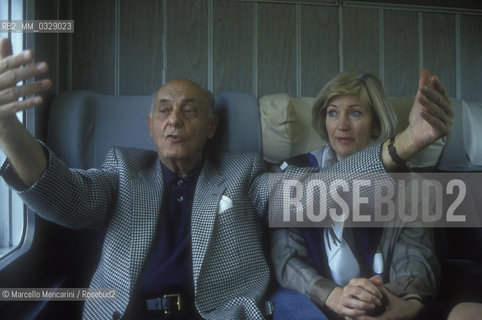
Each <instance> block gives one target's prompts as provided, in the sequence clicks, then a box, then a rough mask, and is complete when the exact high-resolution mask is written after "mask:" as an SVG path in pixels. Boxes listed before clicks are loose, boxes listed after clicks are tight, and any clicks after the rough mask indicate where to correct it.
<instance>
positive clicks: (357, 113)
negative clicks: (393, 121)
mask: <svg viewBox="0 0 482 320" xmlns="http://www.w3.org/2000/svg"><path fill="white" fill-rule="evenodd" d="M326 131H327V133H328V139H329V141H330V144H331V146H332V148H333V149H334V150H335V153H336V155H337V156H338V158H339V159H340V160H341V159H343V158H345V157H347V156H349V155H351V154H352V153H354V152H357V151H360V150H362V149H364V148H366V147H367V146H368V145H370V144H371V143H372V134H373V116H372V113H371V111H370V109H369V107H368V106H365V105H363V104H362V103H361V102H360V97H359V95H344V96H339V97H335V98H333V99H332V100H331V101H330V102H329V103H328V108H327V109H326Z"/></svg>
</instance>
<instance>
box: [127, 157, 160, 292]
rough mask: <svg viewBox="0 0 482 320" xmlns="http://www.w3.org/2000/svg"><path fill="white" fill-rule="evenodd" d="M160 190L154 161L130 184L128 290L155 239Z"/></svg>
mask: <svg viewBox="0 0 482 320" xmlns="http://www.w3.org/2000/svg"><path fill="white" fill-rule="evenodd" d="M163 191H164V179H163V177H162V170H161V165H160V160H159V159H158V160H157V162H156V165H155V166H154V167H153V168H152V170H149V171H148V172H142V173H140V175H139V178H138V179H136V180H133V183H132V192H131V203H132V229H131V257H130V268H131V270H130V274H131V290H133V288H134V286H135V284H136V282H137V280H138V278H139V275H140V272H141V270H142V267H143V265H144V263H145V260H146V257H147V254H148V253H149V249H150V247H151V244H152V242H153V240H154V238H155V234H156V227H157V223H158V221H159V215H160V212H161V209H162V195H163Z"/></svg>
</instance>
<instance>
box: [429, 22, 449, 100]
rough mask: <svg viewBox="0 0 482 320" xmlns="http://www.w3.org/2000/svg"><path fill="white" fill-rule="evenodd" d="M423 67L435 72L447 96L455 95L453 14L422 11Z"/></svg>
mask: <svg viewBox="0 0 482 320" xmlns="http://www.w3.org/2000/svg"><path fill="white" fill-rule="evenodd" d="M422 19H423V20H422V21H423V28H422V30H423V67H424V68H426V69H428V70H429V71H430V73H433V74H436V75H437V76H438V77H439V78H440V80H441V81H442V83H443V84H444V86H445V88H446V89H447V91H448V93H449V96H451V97H455V96H456V81H455V79H456V74H455V72H456V71H455V63H456V61H455V51H456V50H455V16H454V15H452V14H436V13H424V14H423V16H422Z"/></svg>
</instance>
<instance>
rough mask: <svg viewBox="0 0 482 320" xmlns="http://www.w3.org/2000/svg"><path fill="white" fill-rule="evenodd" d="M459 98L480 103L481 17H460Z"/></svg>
mask: <svg viewBox="0 0 482 320" xmlns="http://www.w3.org/2000/svg"><path fill="white" fill-rule="evenodd" d="M460 42H461V48H460V51H461V52H460V60H461V63H460V69H461V74H460V78H461V86H462V88H461V89H462V90H461V97H462V98H463V99H465V100H468V101H478V102H482V17H481V16H463V15H461V16H460Z"/></svg>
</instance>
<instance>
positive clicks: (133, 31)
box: [119, 0, 162, 95]
mask: <svg viewBox="0 0 482 320" xmlns="http://www.w3.org/2000/svg"><path fill="white" fill-rule="evenodd" d="M142 4H143V5H142V6H139V2H138V1H135V0H124V1H121V2H120V52H119V59H120V60H119V68H120V70H119V78H120V79H119V89H120V90H119V93H120V94H121V95H150V94H152V93H153V92H154V90H155V89H157V88H158V87H160V86H161V85H162V19H160V18H159V17H162V7H161V5H162V2H161V1H158V0H144V1H143V2H142Z"/></svg>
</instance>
